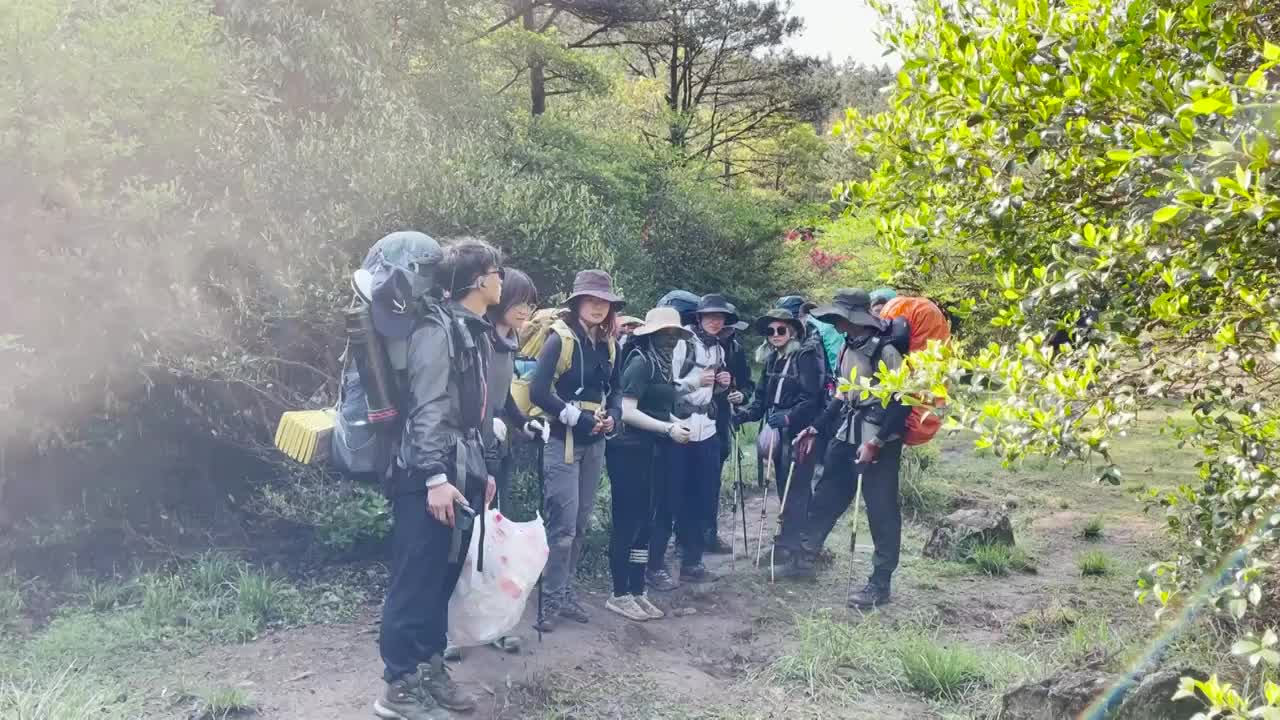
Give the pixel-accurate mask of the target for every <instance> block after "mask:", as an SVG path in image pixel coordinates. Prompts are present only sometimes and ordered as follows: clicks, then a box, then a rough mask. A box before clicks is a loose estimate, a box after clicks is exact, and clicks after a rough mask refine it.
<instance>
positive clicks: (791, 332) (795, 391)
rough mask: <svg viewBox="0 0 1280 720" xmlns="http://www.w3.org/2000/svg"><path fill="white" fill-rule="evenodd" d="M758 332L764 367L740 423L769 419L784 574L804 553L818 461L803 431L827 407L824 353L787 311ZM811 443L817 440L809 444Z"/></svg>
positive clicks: (759, 323) (775, 313) (774, 314)
mask: <svg viewBox="0 0 1280 720" xmlns="http://www.w3.org/2000/svg"><path fill="white" fill-rule="evenodd" d="M756 332H757V333H759V334H760V335H762V336H764V343H763V344H762V345H761V346H760V348H759V349H758V350H757V351H756V362H758V363H760V364H761V365H762V366H763V367H762V368H761V371H760V381H759V382H758V383H756V386H755V395H754V396H753V397H752V399H751V403H750V404H749V405H748V406H746V407H745V408H743V409H742V410H741V411H740V414H739V418H738V420H739V422H755V421H757V420H760V419H761V418H764V420H765V422H766V424H767V425H768V428H769V429H768V430H767V431H765V432H768V433H770V439H769V440H766V441H765V442H766V443H767V445H766V446H767V447H768V448H769V449H768V452H769V457H770V459H771V460H772V462H773V468H774V479H775V482H776V485H777V492H778V498H779V500H783V502H784V503H785V505H784V507H783V509H782V515H781V520H782V528H781V533H780V534H779V536H778V537H777V538H774V546H775V548H776V549H778V550H782V551H784V553H783V559H784V573H783V574H784V575H787V574H789V573H788V572H787V571H786V568H789V567H791V566H792V565H793V564H794V563H795V561H794V560H793V559H794V558H796V557H798V556H800V555H802V554H803V550H804V547H803V544H802V542H801V541H802V539H803V538H802V533H803V532H804V530H805V523H806V521H807V518H808V513H809V497H810V494H811V491H812V485H811V482H812V476H813V470H814V466H815V464H816V457H815V454H814V452H813V450H812V447H806V446H804V445H803V444H802V445H800V446H797V444H796V439H797V437H798V436H799V434H800V432H801V431H802V430H804V429H805V428H808V427H809V426H810V425H811V424H812V423H813V422H814V421H815V420H816V419H817V417H818V414H819V413H820V412H821V411H822V410H823V408H824V407H825V403H826V391H825V388H823V385H822V381H823V368H822V359H821V357H820V355H821V353H822V350H821V348H819V347H818V346H817V345H813V344H806V343H805V342H804V336H805V327H804V324H803V323H802V322H801V321H800V320H799V319H798V318H796V317H795V316H794V315H792V314H791V313H790V312H787V311H786V310H783V309H780V308H775V309H773V310H770V311H769V312H767V313H765V314H764V315H763V316H762V317H760V318H759V319H758V320H756ZM809 442H810V444H812V440H810V441H809Z"/></svg>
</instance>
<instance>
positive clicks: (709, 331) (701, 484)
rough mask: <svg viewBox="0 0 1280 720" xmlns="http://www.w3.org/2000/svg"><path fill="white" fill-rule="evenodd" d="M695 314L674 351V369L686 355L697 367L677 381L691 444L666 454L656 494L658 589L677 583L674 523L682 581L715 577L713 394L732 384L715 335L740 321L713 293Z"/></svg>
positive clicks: (652, 568)
mask: <svg viewBox="0 0 1280 720" xmlns="http://www.w3.org/2000/svg"><path fill="white" fill-rule="evenodd" d="M694 315H695V318H696V322H695V323H694V324H693V325H691V326H689V327H688V330H689V331H690V332H691V333H692V335H693V337H691V338H689V340H688V341H686V342H683V343H680V344H679V345H677V346H676V349H675V351H673V353H672V358H673V360H672V362H673V363H674V364H675V366H676V367H680V368H683V367H684V364H685V361H686V359H690V358H691V359H692V360H693V363H692V365H693V367H692V368H691V369H690V371H689V372H688V373H687V374H685V375H683V376H681V378H680V380H679V381H678V385H677V388H676V389H677V397H676V405H675V413H674V414H675V417H676V418H677V419H678V420H680V421H682V422H683V423H684V424H685V425H686V426H687V427H688V428H689V432H690V437H689V442H688V443H685V444H680V445H672V446H671V448H670V452H669V453H668V457H667V472H666V478H665V479H666V482H667V487H666V488H665V492H659V493H658V499H659V502H658V504H657V508H656V510H655V515H654V517H655V523H654V531H653V542H651V543H650V544H649V577H648V583H649V584H650V585H651V586H652V587H653V589H654V590H659V591H665V590H672V589H674V588H675V587H677V582H676V581H675V580H674V579H673V578H672V577H671V573H670V571H669V570H668V569H667V567H666V554H667V544H668V542H669V541H670V539H671V531H672V527H673V525H674V527H675V534H676V540H677V542H678V543H679V546H680V581H681V582H690V583H704V582H711V581H713V580H715V576H714V575H712V574H711V573H710V572H709V571H708V570H707V568H706V566H705V565H704V564H703V563H702V553H703V551H704V549H705V548H704V546H705V544H706V531H707V512H706V508H707V505H708V503H709V502H710V500H709V499H708V498H709V496H710V494H711V493H712V492H713V490H712V488H718V487H719V482H720V478H719V473H720V439H719V438H718V437H717V436H716V420H715V414H716V400H715V397H716V395H720V394H725V393H727V392H728V391H729V386H730V385H731V384H732V383H733V378H732V376H731V375H730V374H729V371H728V369H727V363H726V361H725V360H726V359H725V353H724V348H722V347H721V346H720V343H719V341H718V339H717V338H718V336H719V334H720V332H721V331H722V330H724V328H725V326H726V325H731V324H733V323H736V322H738V318H737V316H736V315H735V314H734V313H733V312H732V311H731V310H730V308H729V307H728V301H727V300H725V298H724V296H723V295H715V294H712V295H704V296H703V297H702V298H701V299H700V300H699V301H698V307H697V310H696V311H695V312H694Z"/></svg>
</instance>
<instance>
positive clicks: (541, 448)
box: [533, 439, 547, 643]
mask: <svg viewBox="0 0 1280 720" xmlns="http://www.w3.org/2000/svg"><path fill="white" fill-rule="evenodd" d="M546 450H547V441H546V440H545V439H543V440H542V442H540V443H538V515H541V514H542V508H543V507H545V506H546V503H547V498H546V494H547V488H546V478H545V477H544V475H545V472H544V471H543V469H542V458H543V456H544V455H545V454H546ZM543 570H544V571H545V570H546V566H545V565H544V566H543ZM546 621H547V617H546V615H545V614H544V611H543V605H542V573H539V574H538V621H537V623H535V624H534V626H533V629H534V630H537V631H538V642H539V643H541V642H542V628H543V627H544V626H545V624H546Z"/></svg>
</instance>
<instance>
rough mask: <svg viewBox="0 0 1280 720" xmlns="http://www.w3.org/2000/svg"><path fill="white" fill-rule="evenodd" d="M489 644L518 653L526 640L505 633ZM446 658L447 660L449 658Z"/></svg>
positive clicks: (504, 650)
mask: <svg viewBox="0 0 1280 720" xmlns="http://www.w3.org/2000/svg"><path fill="white" fill-rule="evenodd" d="M489 644H490V645H492V646H493V647H495V648H497V649H499V650H501V651H502V652H505V653H510V654H512V655H515V654H518V653H519V652H520V648H522V647H524V642H523V641H522V640H521V639H520V636H519V635H503V636H502V637H500V638H498V639H497V640H494V641H493V642H491V643H489ZM445 659H446V660H447V659H448V658H445Z"/></svg>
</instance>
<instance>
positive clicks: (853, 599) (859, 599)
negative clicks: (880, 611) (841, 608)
mask: <svg viewBox="0 0 1280 720" xmlns="http://www.w3.org/2000/svg"><path fill="white" fill-rule="evenodd" d="M888 602H889V588H888V586H886V585H877V584H875V583H867V584H866V586H865V587H863V588H862V589H861V590H859V591H858V592H856V593H853V594H852V595H850V596H849V603H848V605H849V607H851V608H857V609H858V610H870V609H872V608H877V607H880V606H881V605H884V604H886V603H888Z"/></svg>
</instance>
